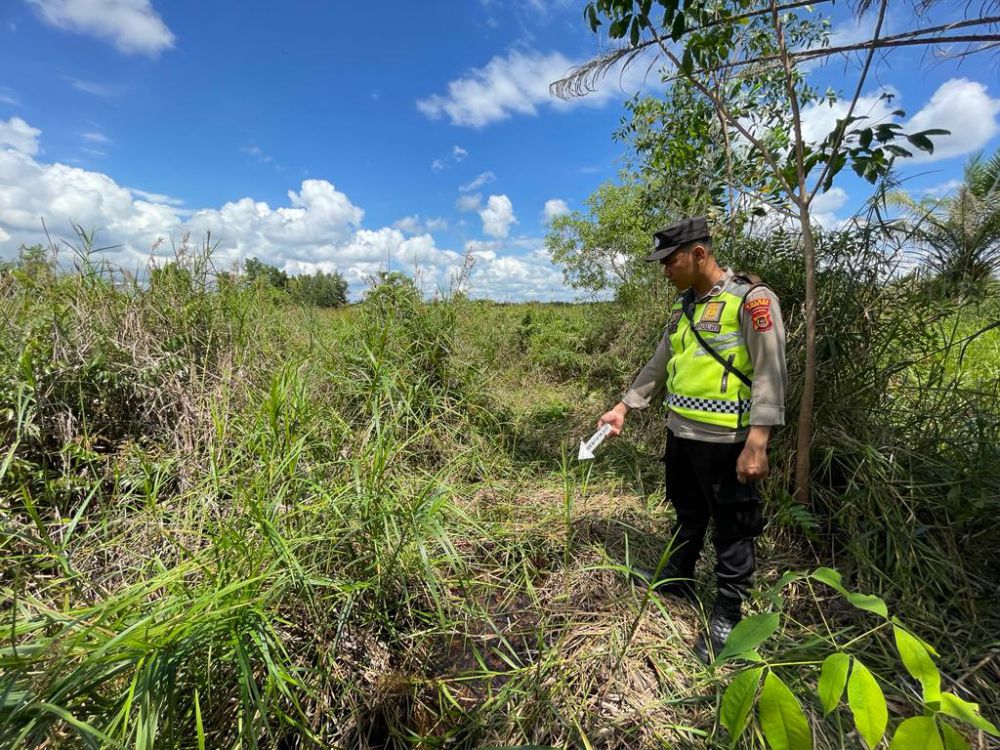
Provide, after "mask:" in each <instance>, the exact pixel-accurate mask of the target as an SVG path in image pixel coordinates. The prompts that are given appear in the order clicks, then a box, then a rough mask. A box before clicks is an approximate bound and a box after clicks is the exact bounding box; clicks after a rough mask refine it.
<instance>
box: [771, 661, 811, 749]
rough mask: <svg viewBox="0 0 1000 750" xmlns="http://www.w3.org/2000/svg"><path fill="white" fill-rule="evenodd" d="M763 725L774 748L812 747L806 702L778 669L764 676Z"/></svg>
mask: <svg viewBox="0 0 1000 750" xmlns="http://www.w3.org/2000/svg"><path fill="white" fill-rule="evenodd" d="M759 710H760V726H761V729H762V730H763V732H764V737H765V738H766V739H767V744H768V747H770V748H771V750H811V748H812V736H811V733H810V731H809V723H808V722H807V721H806V717H805V714H803V713H802V706H800V705H799V702H798V700H797V699H796V698H795V696H794V695H793V694H792V691H791V690H789V689H788V686H787V685H786V684H785V683H784V682H782V681H781V678H780V677H778V676H777V675H776V674H775V673H774V672H771V671H769V672H768V673H767V676H766V677H765V678H764V689H763V690H761V693H760V701H759Z"/></svg>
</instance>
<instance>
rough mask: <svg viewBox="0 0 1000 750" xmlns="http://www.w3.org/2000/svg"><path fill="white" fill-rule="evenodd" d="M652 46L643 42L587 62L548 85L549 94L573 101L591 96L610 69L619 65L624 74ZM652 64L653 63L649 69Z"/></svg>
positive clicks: (650, 43) (651, 43)
mask: <svg viewBox="0 0 1000 750" xmlns="http://www.w3.org/2000/svg"><path fill="white" fill-rule="evenodd" d="M653 44H655V42H644V43H642V44H639V45H637V46H635V47H622V48H620V49H616V50H612V51H610V52H606V53H604V54H603V55H599V56H597V57H595V58H593V59H591V60H588V61H587V62H585V63H583V65H579V66H577V67H576V68H573V70H571V71H570V72H569V74H567V75H566V77H564V78H560V79H559V80H558V81H555V82H554V83H551V84H549V93H550V94H552V95H553V96H556V97H558V98H560V99H575V98H578V97H582V96H586V95H587V94H591V93H593V92H594V91H596V90H597V87H598V84H599V83H600V82H601V79H603V78H604V77H605V76H606V75H607V74H608V72H609V71H610V70H611V69H612V68H614V67H615V66H616V65H618V64H619V63H621V66H622V68H621V70H622V73H624V72H625V71H626V70H627V69H628V68H629V66H630V65H632V64H633V63H634V62H635V61H636V59H638V58H639V57H641V56H642V53H643V52H645V51H646V49H647V48H649V47H650V46H652V45H653ZM653 64H655V62H654V63H651V64H650V67H652V65H653ZM647 72H648V71H647Z"/></svg>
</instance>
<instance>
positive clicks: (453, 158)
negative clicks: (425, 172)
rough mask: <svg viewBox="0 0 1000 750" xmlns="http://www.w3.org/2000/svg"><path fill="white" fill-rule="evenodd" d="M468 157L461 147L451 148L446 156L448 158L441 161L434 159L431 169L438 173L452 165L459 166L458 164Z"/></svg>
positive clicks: (467, 153)
mask: <svg viewBox="0 0 1000 750" xmlns="http://www.w3.org/2000/svg"><path fill="white" fill-rule="evenodd" d="M468 155H469V152H468V151H466V150H465V149H464V148H462V147H461V146H452V147H451V153H450V154H448V156H446V157H443V158H441V159H435V160H434V161H432V162H431V169H433V170H434V171H435V172H440V171H441V170H442V169H446V168H447V167H449V166H451V165H452V164H459V163H460V162H463V161H465V157H467V156H468Z"/></svg>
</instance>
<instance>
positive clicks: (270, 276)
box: [243, 256, 288, 289]
mask: <svg viewBox="0 0 1000 750" xmlns="http://www.w3.org/2000/svg"><path fill="white" fill-rule="evenodd" d="M243 273H244V274H246V277H247V279H249V280H250V281H251V282H260V283H262V284H264V285H266V286H271V287H274V288H275V289H286V288H287V287H288V274H287V273H285V272H284V271H282V270H280V269H279V268H277V267H276V266H271V265H268V264H267V263H264V262H263V261H260V260H258V259H257V258H254V257H253V256H250V257H249V258H247V259H246V261H245V262H244V263H243Z"/></svg>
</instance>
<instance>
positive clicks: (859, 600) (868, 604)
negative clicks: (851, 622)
mask: <svg viewBox="0 0 1000 750" xmlns="http://www.w3.org/2000/svg"><path fill="white" fill-rule="evenodd" d="M847 601H849V602H850V603H851V604H853V605H854V606H855V607H857V608H858V609H864V610H867V611H868V612H874V613H875V614H877V615H882V617H888V616H889V608H888V607H886V606H885V602H884V601H882V600H881V599H879V598H878V597H877V596H875V595H874V594H855V593H851V594H848V595H847Z"/></svg>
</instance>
